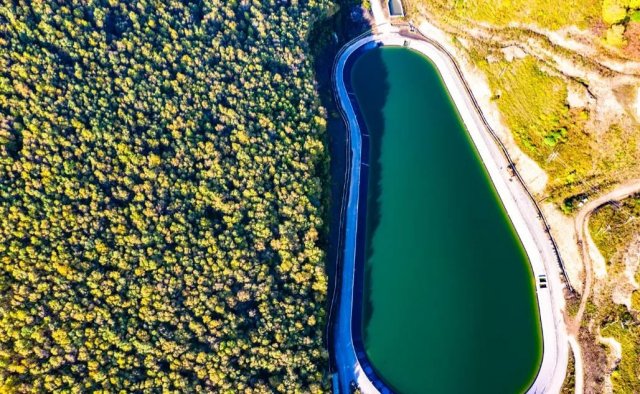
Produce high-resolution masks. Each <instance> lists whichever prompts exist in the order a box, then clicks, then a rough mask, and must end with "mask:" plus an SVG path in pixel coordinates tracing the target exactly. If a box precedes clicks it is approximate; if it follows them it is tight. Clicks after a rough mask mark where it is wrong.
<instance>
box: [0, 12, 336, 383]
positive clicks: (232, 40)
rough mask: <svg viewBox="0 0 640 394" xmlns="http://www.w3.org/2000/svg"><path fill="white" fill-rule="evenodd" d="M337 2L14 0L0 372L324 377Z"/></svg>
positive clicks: (51, 376) (165, 378) (17, 377)
mask: <svg viewBox="0 0 640 394" xmlns="http://www.w3.org/2000/svg"><path fill="white" fill-rule="evenodd" d="M327 3H328V1H327V0H265V1H255V0H225V1H223V2H221V1H220V0H196V1H187V0H183V1H177V0H170V1H160V0H141V1H135V2H118V1H116V0H108V1H106V0H82V1H81V0H64V1H63V0H48V1H26V0H15V1H5V2H3V3H2V4H3V5H1V6H0V391H1V392H5V391H18V392H50V391H54V390H55V391H67V392H73V393H75V392H89V391H95V390H106V391H109V392H117V391H125V392H132V391H154V392H159V391H163V392H165V391H172V390H175V391H178V392H202V391H208V392H238V391H243V392H273V391H276V392H319V391H326V390H327V387H328V386H327V384H328V383H327V378H326V376H325V375H326V372H325V369H326V364H327V356H326V352H325V351H324V349H323V343H322V341H323V338H322V336H323V331H324V326H325V320H326V317H325V312H324V303H325V299H326V292H327V290H326V287H327V279H326V274H325V268H324V261H323V258H324V257H323V251H322V249H321V248H320V243H321V240H320V238H321V236H320V234H321V233H322V228H323V226H324V225H323V223H322V218H323V216H324V211H325V209H324V208H323V204H322V201H323V198H322V190H323V187H324V183H323V182H324V180H323V176H324V173H325V172H326V161H327V154H326V148H325V145H326V144H325V120H324V119H325V116H324V112H323V110H322V109H321V108H320V106H319V103H318V96H317V93H316V89H315V87H314V82H313V81H314V76H313V71H312V65H311V64H312V61H311V58H310V54H309V49H308V47H307V44H306V42H305V37H306V36H307V35H308V33H309V30H310V28H311V25H312V24H313V23H314V20H315V19H317V18H319V17H320V15H323V13H324V12H325V11H326V8H327Z"/></svg>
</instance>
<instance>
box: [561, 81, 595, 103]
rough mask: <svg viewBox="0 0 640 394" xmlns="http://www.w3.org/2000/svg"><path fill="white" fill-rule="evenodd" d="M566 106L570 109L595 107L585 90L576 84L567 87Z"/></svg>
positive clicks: (593, 100) (593, 101)
mask: <svg viewBox="0 0 640 394" xmlns="http://www.w3.org/2000/svg"><path fill="white" fill-rule="evenodd" d="M567 104H569V106H570V107H571V108H584V107H590V106H592V105H595V99H594V98H593V97H590V96H589V92H588V91H587V89H586V88H585V87H584V86H582V85H578V84H573V83H570V84H568V85H567Z"/></svg>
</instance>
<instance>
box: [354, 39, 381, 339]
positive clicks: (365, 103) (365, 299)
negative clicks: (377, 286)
mask: <svg viewBox="0 0 640 394" xmlns="http://www.w3.org/2000/svg"><path fill="white" fill-rule="evenodd" d="M382 51H383V50H382V49H380V48H376V49H372V50H368V51H366V53H364V54H362V55H361V56H360V57H359V59H357V60H356V62H355V64H354V65H353V67H352V69H351V84H350V85H351V86H350V91H352V92H353V93H354V94H355V97H356V99H357V103H355V104H356V106H357V110H356V112H357V113H358V118H359V119H358V123H359V124H360V126H361V132H362V171H361V175H362V178H361V182H362V184H363V186H362V187H361V192H360V207H359V209H360V212H359V218H358V234H359V238H360V239H359V240H358V252H357V257H356V259H357V261H358V264H360V266H359V267H358V271H359V272H360V273H361V274H363V275H361V277H360V278H358V277H357V278H356V279H357V280H359V281H360V283H361V286H359V287H360V293H361V297H362V298H361V301H362V304H361V305H362V310H361V321H362V329H361V331H362V334H363V335H364V338H363V339H366V335H367V329H368V326H369V322H370V320H371V316H372V314H373V311H374V305H373V300H372V297H371V295H372V273H373V269H374V267H373V265H372V264H371V259H372V257H373V255H374V253H375V247H374V238H375V235H376V232H377V230H378V227H379V225H380V220H381V197H382V157H381V156H382V141H383V138H384V132H385V117H384V107H385V104H386V102H387V96H388V94H389V88H390V87H389V81H388V70H387V66H386V64H385V62H384V59H383V57H382Z"/></svg>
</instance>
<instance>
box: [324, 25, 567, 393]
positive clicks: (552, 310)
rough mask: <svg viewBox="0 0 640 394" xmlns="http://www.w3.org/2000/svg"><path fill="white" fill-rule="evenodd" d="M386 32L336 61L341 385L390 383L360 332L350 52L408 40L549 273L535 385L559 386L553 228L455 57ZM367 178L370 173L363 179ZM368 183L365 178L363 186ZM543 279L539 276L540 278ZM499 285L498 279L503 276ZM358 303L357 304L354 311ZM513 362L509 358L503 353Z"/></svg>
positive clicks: (538, 270) (357, 162) (540, 292)
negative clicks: (342, 127) (344, 165)
mask: <svg viewBox="0 0 640 394" xmlns="http://www.w3.org/2000/svg"><path fill="white" fill-rule="evenodd" d="M385 30H386V32H385V33H382V34H380V35H376V36H371V35H369V36H366V37H363V38H360V39H358V40H356V41H355V42H352V43H351V44H349V45H348V46H347V47H346V48H344V50H343V51H341V53H340V54H339V57H338V59H337V61H336V67H335V75H334V78H335V88H336V92H337V96H338V100H339V102H340V106H341V107H342V109H343V111H344V113H345V115H346V116H345V117H346V120H347V123H348V132H349V136H348V139H349V141H350V144H351V163H350V180H349V194H348V200H347V206H346V209H347V211H346V212H347V215H346V223H345V243H344V244H345V249H344V259H343V266H342V273H341V275H342V278H341V288H340V295H339V301H338V302H339V303H338V311H337V315H336V316H335V317H334V318H335V326H334V329H335V333H334V344H333V345H334V353H335V360H336V365H337V376H338V381H339V386H340V390H341V391H340V392H343V393H349V390H350V385H351V382H357V384H358V386H359V387H360V388H361V389H362V391H363V392H367V393H369V392H372V393H374V392H380V391H383V392H384V391H386V390H385V386H384V384H383V383H382V382H381V381H380V380H379V379H378V378H377V377H376V376H375V373H374V372H373V369H372V368H371V366H370V365H369V363H368V361H367V359H366V354H365V352H364V349H363V346H362V340H361V336H360V333H361V330H362V328H361V319H360V312H361V310H360V308H361V305H359V304H358V303H359V302H360V300H361V292H362V288H361V284H358V283H357V282H356V283H355V286H354V281H355V279H354V278H356V277H358V275H360V277H361V275H362V274H361V273H358V270H359V269H360V270H362V269H363V267H361V266H357V262H356V258H355V257H356V247H357V242H356V241H357V238H358V237H359V236H362V234H361V232H363V231H364V229H360V228H358V204H359V200H360V193H361V190H362V188H361V165H362V158H363V157H362V155H363V152H362V140H361V135H360V132H361V129H360V126H359V124H358V120H357V117H356V109H355V108H354V105H353V103H352V101H351V98H350V97H349V92H348V91H347V85H348V81H345V78H349V75H345V74H347V73H345V67H346V66H347V61H348V60H349V58H350V56H351V55H352V54H353V53H354V52H355V51H356V50H358V49H359V48H362V47H363V46H365V45H370V46H372V47H373V46H376V45H378V44H382V45H395V46H408V47H409V48H411V49H414V50H417V51H419V52H421V53H422V54H424V55H425V56H427V57H428V58H429V59H431V61H432V62H433V63H434V64H435V65H436V67H437V68H438V70H439V71H440V73H441V75H442V78H443V80H444V82H445V84H446V86H447V89H448V90H449V94H450V95H451V97H452V99H453V101H454V103H455V104H456V107H457V108H458V111H459V113H460V115H461V117H462V119H463V121H464V123H465V126H466V128H467V130H468V132H469V134H470V135H471V137H472V140H473V142H474V145H475V147H476V149H477V150H478V152H479V153H480V156H481V158H482V160H483V162H484V165H485V167H486V169H487V171H488V173H489V174H490V176H491V179H492V182H493V184H494V187H495V188H496V190H497V191H498V194H499V196H500V199H501V200H502V203H503V205H504V207H505V208H506V211H507V213H508V214H509V217H510V219H511V221H512V223H513V225H514V227H515V228H516V230H517V232H518V235H519V237H520V240H521V242H522V244H523V246H524V248H525V250H526V252H527V255H528V257H529V261H530V263H531V266H532V271H533V273H534V277H535V278H536V279H537V278H538V277H539V276H540V275H546V277H547V282H548V287H546V288H541V287H540V286H537V301H538V307H539V311H540V317H541V326H542V336H543V359H542V364H541V366H540V370H539V372H538V375H537V377H536V379H535V381H534V382H533V384H532V386H531V387H530V390H529V391H530V392H557V391H559V389H560V387H561V385H562V382H563V380H564V376H565V371H566V365H567V340H566V332H565V327H564V322H563V318H562V313H561V310H560V307H561V304H560V301H559V300H562V283H561V281H560V276H559V270H558V267H557V265H556V256H555V251H554V250H553V246H552V244H551V242H550V241H549V238H548V234H547V233H546V232H545V229H544V227H542V225H541V223H540V222H539V221H538V219H537V215H538V214H537V211H536V209H535V206H534V204H533V202H532V201H531V200H530V199H529V197H528V196H527V194H526V191H525V190H523V188H522V186H521V185H520V184H519V182H512V181H511V179H510V178H511V173H510V169H509V167H508V162H507V160H506V159H505V157H504V156H503V155H502V153H501V151H500V149H499V148H498V146H496V144H495V141H493V140H492V137H491V135H490V134H489V132H488V130H487V129H486V128H485V124H484V123H483V120H482V118H481V116H480V114H479V113H478V111H477V110H476V107H475V105H474V102H473V99H472V97H471V96H470V95H469V92H468V91H467V90H466V89H465V86H464V83H463V80H462V78H461V75H460V74H459V73H458V71H457V69H456V67H455V65H454V64H453V63H452V61H451V60H450V58H449V57H448V56H447V54H445V53H444V52H442V50H441V49H439V48H437V47H436V46H434V45H432V44H430V43H427V42H425V41H422V40H417V39H413V38H408V37H405V36H403V35H401V34H400V33H399V32H392V31H391V29H385ZM362 182H364V180H363V181H362ZM364 190H366V186H365V188H364ZM536 284H537V283H536ZM496 285H499V283H496ZM354 311H355V312H354ZM504 362H505V363H508V362H509V360H504Z"/></svg>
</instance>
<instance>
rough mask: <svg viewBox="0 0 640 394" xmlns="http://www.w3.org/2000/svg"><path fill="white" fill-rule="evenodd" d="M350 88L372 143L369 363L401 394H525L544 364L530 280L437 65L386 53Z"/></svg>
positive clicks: (366, 56) (371, 56)
mask: <svg viewBox="0 0 640 394" xmlns="http://www.w3.org/2000/svg"><path fill="white" fill-rule="evenodd" d="M350 82H351V86H352V89H353V93H354V94H355V98H356V100H355V101H356V102H357V105H358V107H359V110H360V112H361V115H362V118H363V119H364V123H365V124H366V130H363V131H362V132H363V135H364V137H363V138H364V139H368V140H369V141H368V142H366V143H365V142H363V146H365V147H366V146H368V147H369V149H368V150H366V149H365V151H363V153H362V154H363V159H365V157H368V161H369V169H368V172H369V176H368V193H367V196H361V198H366V199H367V200H366V209H367V211H366V212H367V213H366V237H365V238H366V240H365V248H364V258H365V269H364V278H365V279H364V301H363V321H362V335H363V339H364V347H365V351H366V355H367V358H368V359H369V361H370V363H371V364H372V366H373V368H374V370H375V371H376V373H377V375H378V376H379V377H380V378H381V379H382V380H383V381H384V382H385V383H386V384H387V385H388V386H389V387H390V388H392V389H393V390H394V391H396V392H399V393H407V394H410V393H517V392H523V391H526V389H527V388H528V387H529V385H530V384H531V383H532V382H533V380H534V378H535V376H536V374H537V371H538V368H539V366H540V362H541V358H542V342H541V328H540V318H539V313H538V307H537V302H536V296H535V284H534V278H533V274H532V271H531V267H530V265H529V262H528V259H527V256H526V254H525V252H524V249H523V247H522V245H521V243H520V240H519V238H518V236H517V233H516V232H515V230H514V228H513V226H512V224H511V222H510V220H509V218H508V216H507V214H506V211H505V209H504V207H503V206H502V203H501V201H500V198H499V197H498V195H497V193H496V191H495V189H494V187H493V185H492V183H491V180H490V178H489V176H488V174H487V171H486V170H485V168H484V166H483V164H482V161H481V159H480V157H479V155H478V153H477V151H476V150H475V147H474V145H473V142H472V140H471V137H470V136H469V135H468V133H467V131H466V130H465V127H464V124H463V123H462V120H461V119H460V117H459V115H458V113H457V110H456V108H455V106H454V104H453V102H452V100H451V99H450V97H449V95H448V92H447V90H446V87H445V86H444V83H443V82H442V79H441V77H440V75H439V73H438V71H437V69H436V68H435V66H434V65H433V64H432V63H431V62H430V61H429V60H428V59H427V58H426V57H424V56H423V55H421V54H419V53H418V52H414V51H412V50H410V49H405V48H400V47H382V48H377V49H371V50H368V51H366V52H364V53H363V54H361V55H359V57H358V58H357V59H356V60H355V62H354V64H353V66H352V68H351V80H350ZM367 134H368V135H369V137H368V138H367Z"/></svg>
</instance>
